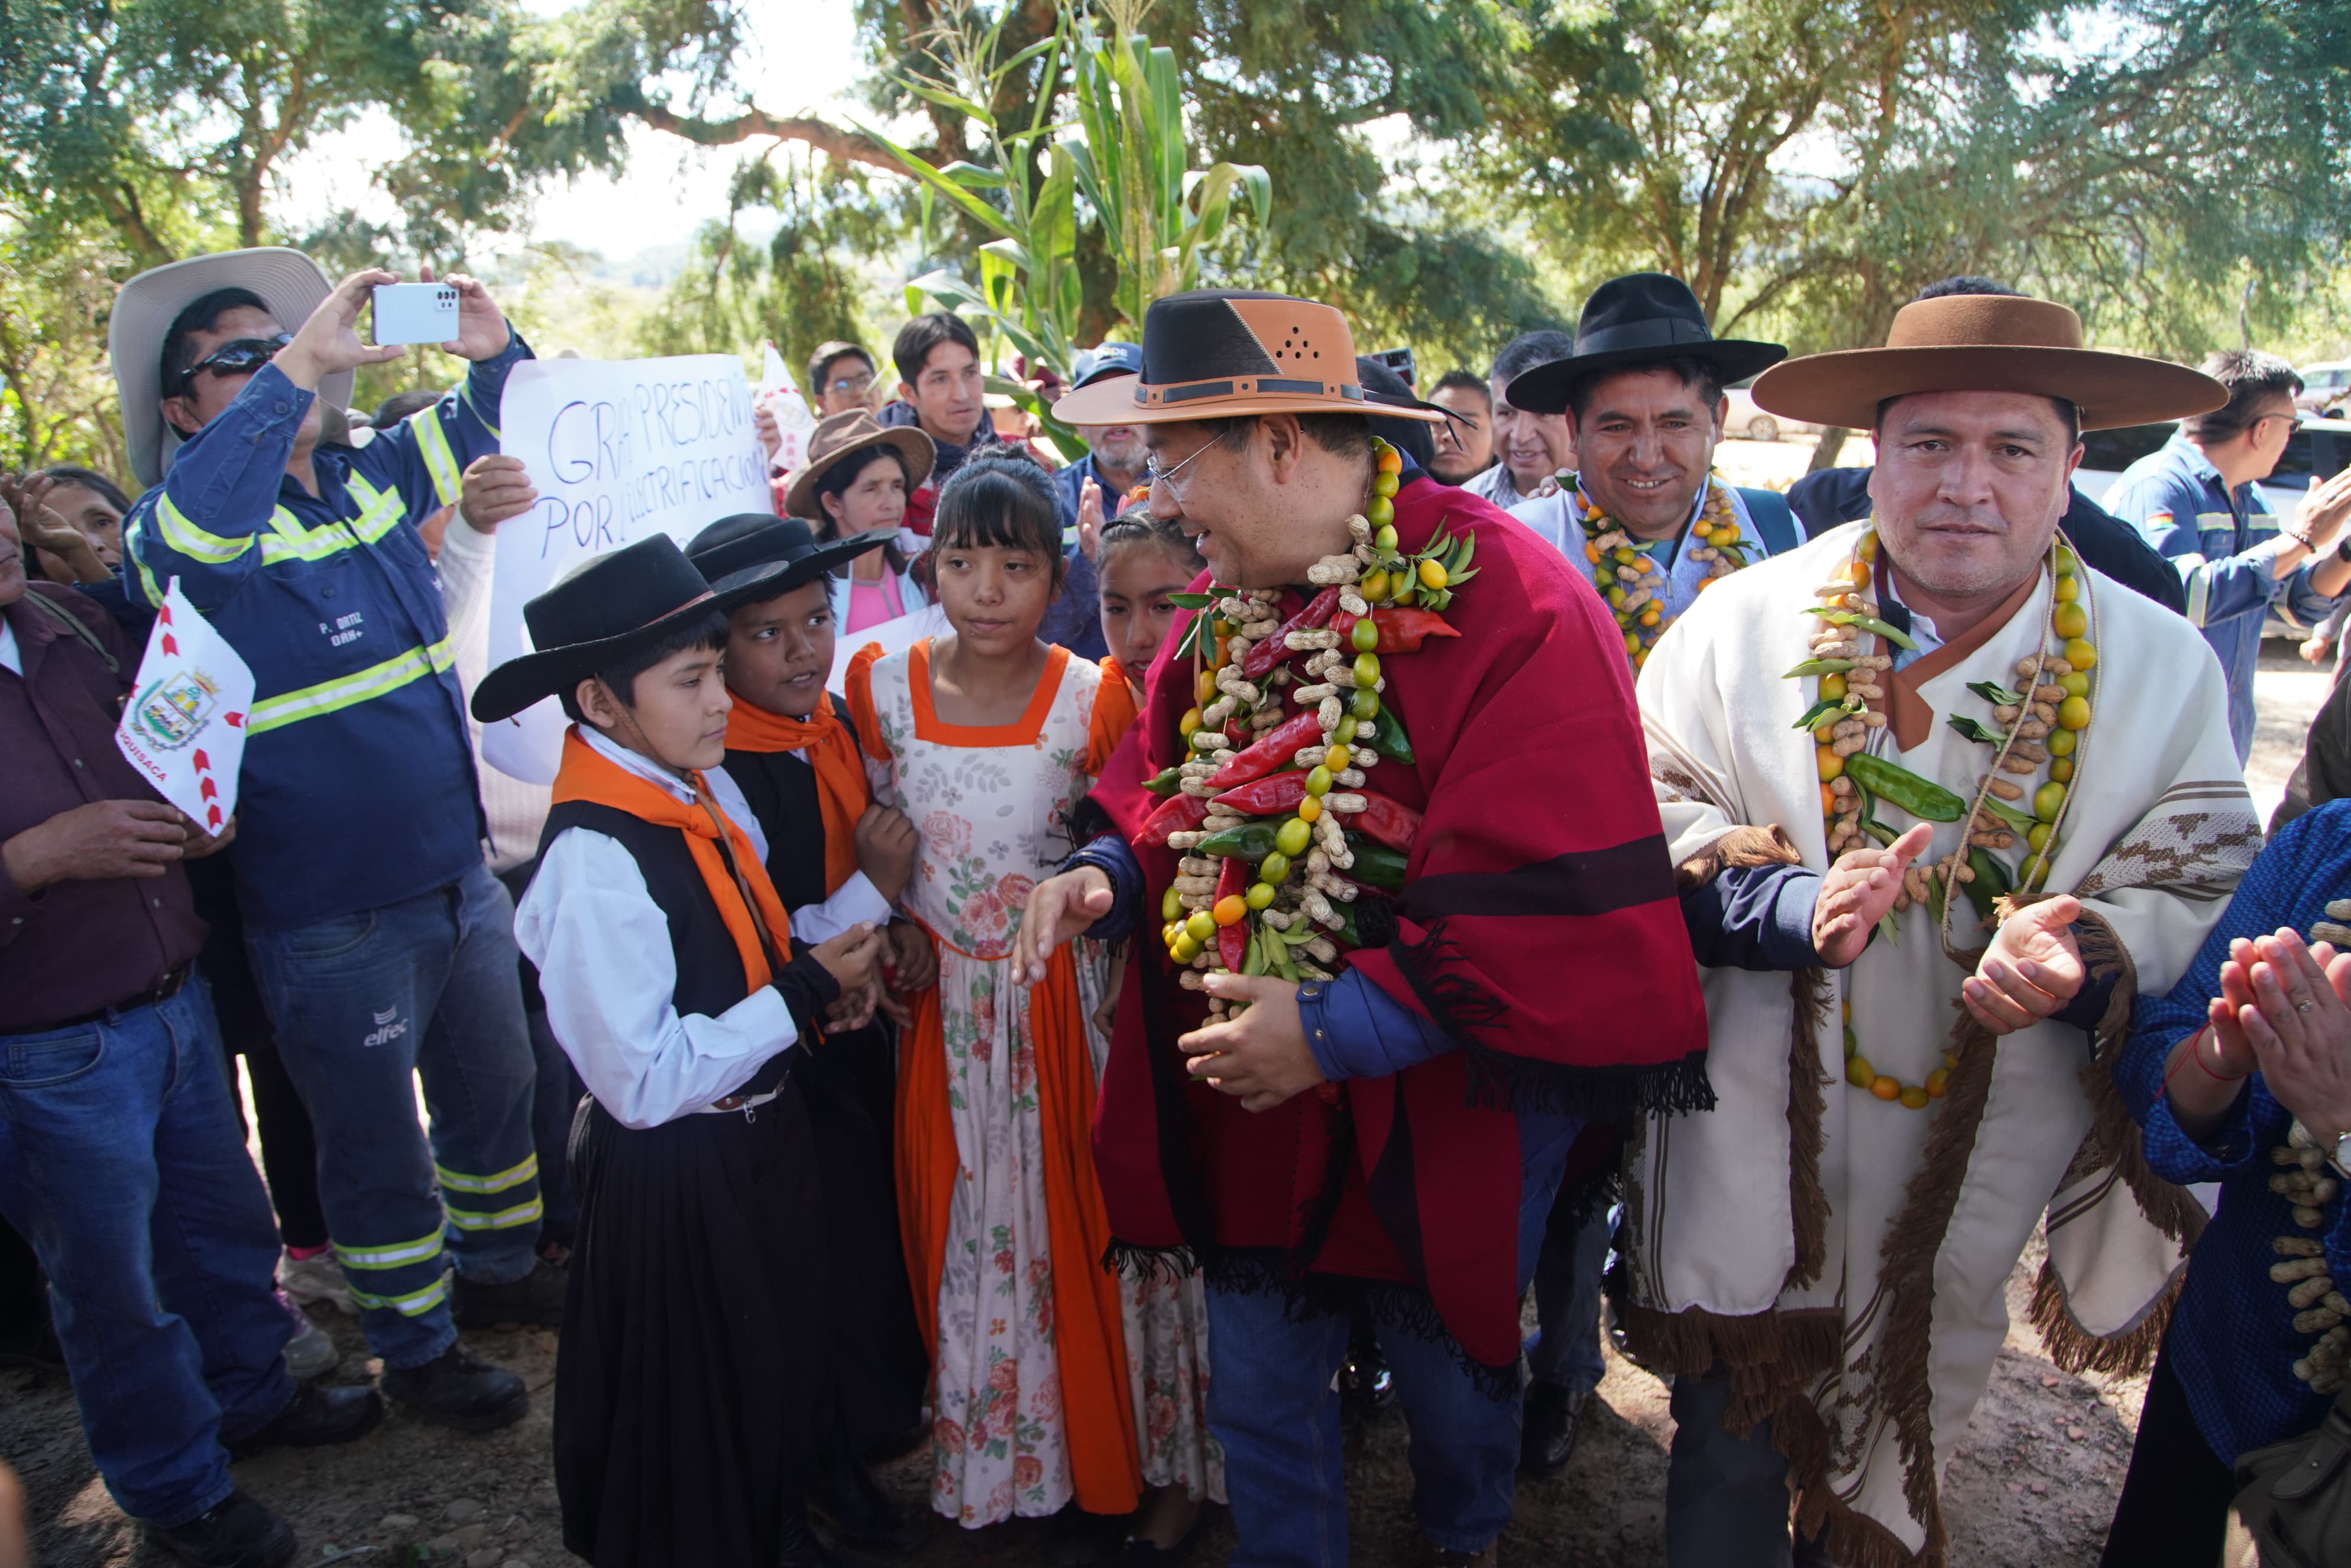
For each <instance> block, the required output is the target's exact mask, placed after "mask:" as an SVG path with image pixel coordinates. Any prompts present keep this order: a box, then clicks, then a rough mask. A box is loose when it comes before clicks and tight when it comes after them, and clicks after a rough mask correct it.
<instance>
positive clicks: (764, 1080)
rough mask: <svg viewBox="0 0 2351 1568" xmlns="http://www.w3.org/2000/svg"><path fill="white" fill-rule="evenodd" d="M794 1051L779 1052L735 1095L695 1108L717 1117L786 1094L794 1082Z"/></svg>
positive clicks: (748, 1109) (704, 1113)
mask: <svg viewBox="0 0 2351 1568" xmlns="http://www.w3.org/2000/svg"><path fill="white" fill-rule="evenodd" d="M791 1054H792V1052H791V1050H790V1048H787V1049H785V1050H783V1051H778V1052H777V1053H776V1054H775V1055H774V1056H772V1057H769V1058H768V1060H767V1061H765V1062H764V1063H762V1064H761V1065H760V1068H759V1071H757V1072H754V1073H753V1074H751V1076H750V1078H749V1080H748V1081H747V1082H745V1083H744V1085H743V1086H742V1087H741V1088H740V1089H737V1091H735V1092H734V1093H732V1094H726V1095H721V1096H720V1097H719V1098H717V1099H716V1100H713V1101H712V1102H711V1103H709V1104H707V1105H696V1106H695V1111H696V1112H697V1113H700V1114H702V1115H705V1116H707V1115H716V1114H718V1113H722V1112H726V1111H753V1110H757V1109H758V1107H759V1106H762V1105H764V1104H766V1103H768V1101H770V1100H773V1099H774V1098H775V1097H776V1096H777V1095H778V1094H780V1093H782V1092H783V1090H784V1085H785V1084H787V1083H789V1082H791V1076H792V1064H791Z"/></svg>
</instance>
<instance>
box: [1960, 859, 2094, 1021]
mask: <svg viewBox="0 0 2351 1568" xmlns="http://www.w3.org/2000/svg"><path fill="white" fill-rule="evenodd" d="M2081 917H2082V901H2081V900H2080V899H2078V898H2075V897H2074V895H2073V894H2066V893H2061V894H2057V896H2055V897H2054V898H2044V899H2043V900H2042V901H2041V902H2040V903H2038V904H2028V905H2026V906H2025V907H2024V908H2022V909H2020V910H2018V911H2017V912H2016V913H2015V914H2014V915H2010V916H2009V917H2008V918H2007V919H2006V920H2004V921H2002V922H2001V926H2000V929H1999V930H1998V931H1996V932H1994V933H1993V934H1992V939H1991V946H1989V947H1987V948H1985V949H1984V956H1983V961H1982V962H1981V963H1980V964H1978V965H1977V966H1976V972H1975V973H1974V974H1972V975H1970V976H1969V977H1967V978H1966V979H1965V980H1963V981H1961V982H1960V984H1959V999H1960V1000H1961V1001H1962V1002H1963V1003H1965V1004H1966V1006H1967V1009H1968V1011H1969V1012H1970V1013H1971V1014H1973V1015H1974V1017H1975V1019H1976V1021H1977V1022H1979V1023H1980V1024H1982V1025H1983V1026H1984V1027H1985V1028H1986V1029H1988V1030H1991V1032H1992V1033H1994V1034H1995V1035H2001V1034H2013V1033H2015V1032H2016V1031H2017V1030H2021V1029H2025V1028H2029V1027H2030V1026H2032V1025H2033V1024H2036V1023H2039V1022H2040V1021H2041V1020H2042V1019H2045V1018H2048V1017H2049V1016H2051V1015H2052V1014H2053V1013H2055V1012H2057V1011H2058V1010H2059V1009H2062V1008H2064V1005H2065V1004H2066V1003H2067V1002H2070V1001H2072V1000H2073V999H2074V995H2075V994H2076V993H2077V992H2079V991H2080V990H2081V988H2082V981H2083V979H2084V977H2085V975H2086V973H2087V971H2086V970H2085V968H2084V967H2083V965H2082V949H2081V948H2080V947H2078V946H2075V945H2074V921H2076V920H2079V919H2080V918H2081Z"/></svg>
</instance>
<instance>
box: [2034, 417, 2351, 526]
mask: <svg viewBox="0 0 2351 1568" xmlns="http://www.w3.org/2000/svg"><path fill="white" fill-rule="evenodd" d="M2178 429H2179V422H2178V421H2177V420H2165V421H2164V422H2163V423H2160V424H2126V425H2125V426H2123V427H2122V428H2121V429H2120V430H2088V431H2084V432H2083V433H2082V465H2081V467H2079V468H2077V469H2075V470H2074V487H2075V488H2076V489H2078V490H2080V491H2081V492H2082V494H2084V495H2085V496H2087V497H2090V499H2092V500H2093V501H2103V500H2105V495H2106V492H2107V491H2108V490H2111V489H2113V488H2114V486H2115V481H2116V479H2119V478H2121V477H2122V472H2123V470H2124V469H2126V468H2127V467H2129V466H2130V465H2132V464H2134V463H2136V462H2137V461H2138V460H2139V459H2140V458H2142V457H2144V456H2146V455H2147V454H2148V453H2150V452H2153V451H2155V450H2157V449H2158V447H2160V446H2161V445H2162V444H2164V443H2165V442H2167V441H2168V440H2170V439H2171V433H2172V432H2173V431H2175V430H2178ZM2313 462H2314V449H2313V446H2312V440H2311V427H2310V426H2309V425H2308V424H2304V425H2302V426H2301V427H2299V428H2298V429H2296V430H2295V431H2294V434H2293V435H2291V436H2289V437H2288V438H2287V440H2286V444H2285V452H2284V454H2283V455H2282V456H2280V457H2279V458H2278V465H2277V468H2276V471H2275V472H2273V473H2272V474H2271V475H2270V476H2269V477H2268V478H2266V479H2264V480H2262V482H2261V487H2262V489H2263V490H2265V491H2267V492H2268V493H2269V498H2270V509H2271V510H2272V511H2273V512H2275V513H2277V514H2278V515H2279V516H2280V517H2284V516H2286V515H2287V514H2289V513H2291V512H2292V511H2293V510H2294V507H2298V506H2300V505H2301V504H2302V497H2303V492H2304V491H2305V490H2308V489H2309V488H2310V474H2311V468H2312V465H2313ZM2330 472H2331V470H2330Z"/></svg>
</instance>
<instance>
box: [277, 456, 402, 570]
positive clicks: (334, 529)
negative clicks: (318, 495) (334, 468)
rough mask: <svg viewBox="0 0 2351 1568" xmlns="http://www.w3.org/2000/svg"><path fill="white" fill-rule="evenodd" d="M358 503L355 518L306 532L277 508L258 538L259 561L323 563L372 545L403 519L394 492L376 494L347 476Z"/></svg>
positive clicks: (298, 522)
mask: <svg viewBox="0 0 2351 1568" xmlns="http://www.w3.org/2000/svg"><path fill="white" fill-rule="evenodd" d="M347 487H348V488H349V489H350V491H351V493H352V494H353V495H354V496H355V497H358V499H359V502H360V515H359V516H358V517H348V518H338V519H337V520H335V521H334V522H331V523H327V524H324V525H322V526H320V527H319V528H304V527H303V526H302V524H301V522H300V521H299V520H298V518H296V517H295V516H294V514H293V513H291V512H289V511H287V509H286V508H285V507H278V508H277V511H276V512H275V513H274V514H272V516H271V517H270V519H269V524H270V528H271V529H272V531H271V532H269V533H266V534H264V535H262V536H261V559H262V560H263V561H264V562H266V563H272V564H274V563H276V562H277V561H281V560H324V559H327V558H328V557H329V556H330V555H338V554H340V553H341V552H342V551H344V550H347V549H352V548H354V547H356V546H359V545H362V544H373V543H375V541H376V540H378V539H380V538H383V536H384V535H386V534H388V533H390V532H392V529H393V528H395V527H397V526H398V525H399V523H400V521H401V519H402V517H405V516H406V515H407V507H406V505H405V504H404V503H403V502H402V500H401V498H400V492H399V491H397V490H379V489H377V488H376V487H375V486H372V485H370V484H369V483H367V482H366V481H365V480H363V479H361V478H360V476H358V475H356V474H354V475H352V476H350V480H349V483H348V486H347Z"/></svg>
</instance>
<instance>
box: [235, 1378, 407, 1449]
mask: <svg viewBox="0 0 2351 1568" xmlns="http://www.w3.org/2000/svg"><path fill="white" fill-rule="evenodd" d="M382 1420H383V1401H382V1400H381V1399H380V1398H378V1397H377V1396H376V1392H375V1390H374V1389H372V1388H370V1387H368V1386H367V1385H364V1384H359V1383H346V1384H340V1385H334V1386H332V1387H322V1386H320V1385H318V1384H314V1383H305V1384H302V1385H299V1386H298V1387H297V1388H296V1389H295V1390H294V1397H293V1398H291V1399H289V1400H287V1402H286V1408H285V1409H283V1410H280V1411H279V1412H278V1413H277V1415H276V1416H273V1417H272V1418H271V1419H270V1422H269V1424H268V1425H267V1426H266V1427H261V1428H259V1429H258V1430H256V1431H254V1432H250V1433H248V1434H246V1436H245V1437H239V1438H238V1439H237V1440H236V1441H235V1442H234V1443H231V1444H229V1445H228V1446H227V1447H228V1457H229V1458H232V1459H249V1458H253V1456H254V1455H256V1454H258V1453H262V1452H265V1451H266V1450H267V1449H270V1448H326V1447H328V1446H329V1445H330V1444H334V1443H351V1442H357V1441H358V1440H359V1439H360V1438H361V1437H366V1436H367V1435H368V1434H369V1433H370V1432H372V1431H374V1430H375V1429H376V1427H377V1426H378V1425H379V1424H380V1423H381V1421H382Z"/></svg>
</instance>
